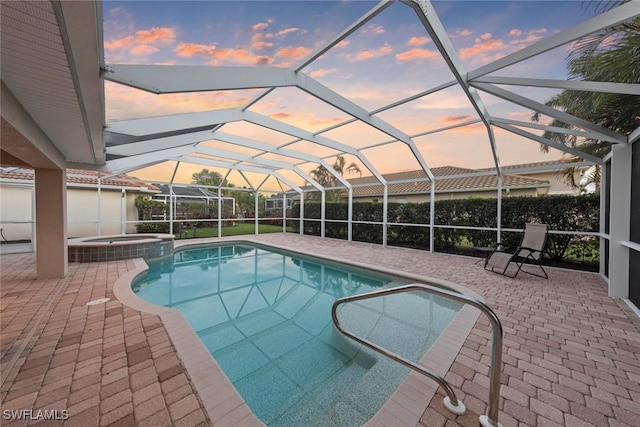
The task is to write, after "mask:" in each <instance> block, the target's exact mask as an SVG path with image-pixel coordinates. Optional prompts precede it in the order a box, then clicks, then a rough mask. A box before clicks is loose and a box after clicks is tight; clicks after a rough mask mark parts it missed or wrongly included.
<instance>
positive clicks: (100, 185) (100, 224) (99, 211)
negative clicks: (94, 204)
mask: <svg viewBox="0 0 640 427" xmlns="http://www.w3.org/2000/svg"><path fill="white" fill-rule="evenodd" d="M98 236H102V174H101V173H100V172H98Z"/></svg>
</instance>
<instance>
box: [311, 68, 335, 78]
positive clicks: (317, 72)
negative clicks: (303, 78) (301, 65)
mask: <svg viewBox="0 0 640 427" xmlns="http://www.w3.org/2000/svg"><path fill="white" fill-rule="evenodd" d="M335 72H336V69H335V68H321V69H319V70H315V71H312V72H310V73H309V76H311V77H313V78H316V79H317V78H322V77H325V76H327V75H329V74H333V73H335Z"/></svg>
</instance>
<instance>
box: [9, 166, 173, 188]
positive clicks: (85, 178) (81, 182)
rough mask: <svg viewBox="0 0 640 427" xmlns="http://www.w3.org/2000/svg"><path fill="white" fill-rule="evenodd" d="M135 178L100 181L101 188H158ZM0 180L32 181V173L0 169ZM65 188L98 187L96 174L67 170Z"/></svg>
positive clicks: (123, 176)
mask: <svg viewBox="0 0 640 427" xmlns="http://www.w3.org/2000/svg"><path fill="white" fill-rule="evenodd" d="M134 179H135V178H133V177H130V176H128V175H125V174H120V175H116V176H114V177H112V178H109V179H101V180H100V185H101V186H102V187H118V188H124V189H126V190H132V191H139V192H144V193H156V192H158V191H160V190H159V188H158V187H156V186H155V185H152V184H147V183H144V182H136V181H134ZM0 180H18V181H34V173H33V170H32V169H22V168H11V169H4V168H0ZM67 186H69V187H84V186H95V187H97V186H98V172H97V171H90V170H82V169H67Z"/></svg>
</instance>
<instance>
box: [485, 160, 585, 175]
mask: <svg viewBox="0 0 640 427" xmlns="http://www.w3.org/2000/svg"><path fill="white" fill-rule="evenodd" d="M572 163H574V164H575V162H574V161H573V160H571V159H559V160H548V161H546V162H536V163H521V164H518V165H507V166H502V169H503V170H510V169H523V168H535V167H539V166H557V167H556V168H551V169H547V170H546V171H531V172H527V174H530V173H541V172H548V171H549V170H564V169H567V168H569V167H571V166H572V165H571V164H572ZM581 167H582V168H585V169H587V168H588V166H581ZM478 170H479V171H492V170H495V168H483V169H478Z"/></svg>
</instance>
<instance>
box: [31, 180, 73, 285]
mask: <svg viewBox="0 0 640 427" xmlns="http://www.w3.org/2000/svg"><path fill="white" fill-rule="evenodd" d="M66 177H67V175H66V171H65V170H63V169H36V170H35V178H36V185H35V189H36V258H37V261H36V262H37V265H36V270H37V276H38V279H53V278H62V277H64V276H66V275H67V271H68V267H69V264H68V254H67V183H66Z"/></svg>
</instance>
